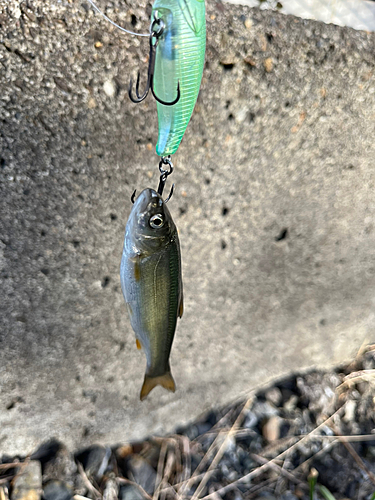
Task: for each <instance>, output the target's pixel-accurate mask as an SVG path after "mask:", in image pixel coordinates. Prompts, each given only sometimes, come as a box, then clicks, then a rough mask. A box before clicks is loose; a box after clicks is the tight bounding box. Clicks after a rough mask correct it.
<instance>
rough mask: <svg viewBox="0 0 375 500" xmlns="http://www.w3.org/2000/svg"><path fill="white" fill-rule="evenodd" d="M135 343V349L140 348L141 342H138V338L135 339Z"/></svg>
mask: <svg viewBox="0 0 375 500" xmlns="http://www.w3.org/2000/svg"><path fill="white" fill-rule="evenodd" d="M135 343H136V345H137V349H142V344H141V343H140V342H139V340H138V339H135Z"/></svg>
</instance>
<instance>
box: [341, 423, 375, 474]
mask: <svg viewBox="0 0 375 500" xmlns="http://www.w3.org/2000/svg"><path fill="white" fill-rule="evenodd" d="M332 429H333V430H334V431H335V433H336V434H337V437H338V439H339V440H340V441H341V443H342V444H343V445H344V446H345V448H346V449H347V450H348V452H349V453H350V454H351V456H352V457H353V458H354V460H355V462H356V463H357V465H358V467H359V468H360V469H361V470H363V471H364V472H365V473H366V474H367V476H368V478H369V479H370V481H371V482H372V484H375V476H374V475H373V473H372V472H371V471H370V470H369V469H368V468H367V467H366V465H365V463H364V462H363V460H362V458H361V457H360V456H359V455H358V453H357V452H356V451H355V449H354V448H353V446H352V445H351V444H350V443H349V442H348V441H347V440H346V439H345V438H344V436H341V435H340V432H339V430H338V429H337V428H336V427H335V426H334V425H332Z"/></svg>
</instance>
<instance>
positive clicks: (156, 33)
mask: <svg viewBox="0 0 375 500" xmlns="http://www.w3.org/2000/svg"><path fill="white" fill-rule="evenodd" d="M155 26H158V29H157V30H154V27H155ZM164 27H165V26H164V23H163V21H162V20H161V19H154V21H153V22H152V24H151V28H150V55H149V62H148V74H147V85H146V90H145V91H144V93H143V94H142V95H139V79H140V73H139V71H138V76H137V83H136V85H135V93H136V95H137V99H136V98H134V97H133V95H132V87H133V80H132V79H130V85H129V90H128V94H129V97H130V100H131V101H133V102H135V103H138V102H142V101H143V100H144V99H146V97H147V95H148V93H149V91H150V89H151V92H152V95H153V96H154V97H155V99H156V100H157V101H158V102H160V104H163V105H164V106H173V105H174V104H176V103H177V102H178V101H179V100H180V96H181V92H180V82H178V83H177V97H176V99H174V101H171V102H167V101H163V100H162V99H160V98H159V97H158V96H157V95H156V94H155V90H154V71H155V56H156V47H157V46H158V43H159V38H160V36H161V35H162V33H163V31H164ZM153 37H155V43H153Z"/></svg>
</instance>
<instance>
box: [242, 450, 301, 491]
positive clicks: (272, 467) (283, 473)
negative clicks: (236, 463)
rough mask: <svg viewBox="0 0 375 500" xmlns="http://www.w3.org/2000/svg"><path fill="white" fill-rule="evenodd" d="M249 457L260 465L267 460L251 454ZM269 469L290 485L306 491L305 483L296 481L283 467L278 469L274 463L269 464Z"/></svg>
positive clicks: (296, 478)
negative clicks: (293, 484) (282, 477)
mask: <svg viewBox="0 0 375 500" xmlns="http://www.w3.org/2000/svg"><path fill="white" fill-rule="evenodd" d="M251 457H252V458H253V459H254V460H255V461H256V462H258V463H260V464H267V463H268V460H267V459H266V458H263V457H261V456H259V455H256V454H255V453H252V454H251ZM270 468H271V469H273V470H274V471H276V472H279V473H280V474H281V475H282V476H285V477H286V478H287V479H289V481H291V482H292V483H295V484H298V485H299V486H300V488H303V489H304V490H306V491H308V490H309V487H308V485H307V484H306V483H304V482H303V481H302V480H301V479H298V477H296V476H295V475H294V474H292V473H291V472H289V471H288V470H287V469H284V468H283V467H280V465H277V464H275V463H271V464H270Z"/></svg>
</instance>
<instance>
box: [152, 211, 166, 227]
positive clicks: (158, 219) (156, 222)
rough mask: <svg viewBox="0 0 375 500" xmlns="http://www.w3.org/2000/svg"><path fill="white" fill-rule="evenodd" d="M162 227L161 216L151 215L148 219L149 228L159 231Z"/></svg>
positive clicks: (162, 220)
mask: <svg viewBox="0 0 375 500" xmlns="http://www.w3.org/2000/svg"><path fill="white" fill-rule="evenodd" d="M163 225H164V219H163V216H162V215H161V214H156V215H153V216H152V217H151V219H150V226H151V227H152V228H154V229H159V228H161V227H163Z"/></svg>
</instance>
